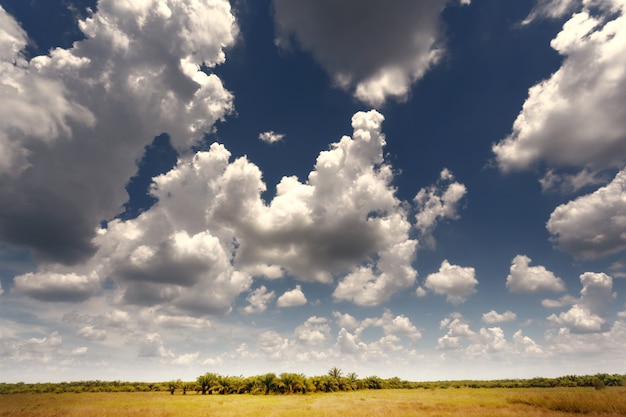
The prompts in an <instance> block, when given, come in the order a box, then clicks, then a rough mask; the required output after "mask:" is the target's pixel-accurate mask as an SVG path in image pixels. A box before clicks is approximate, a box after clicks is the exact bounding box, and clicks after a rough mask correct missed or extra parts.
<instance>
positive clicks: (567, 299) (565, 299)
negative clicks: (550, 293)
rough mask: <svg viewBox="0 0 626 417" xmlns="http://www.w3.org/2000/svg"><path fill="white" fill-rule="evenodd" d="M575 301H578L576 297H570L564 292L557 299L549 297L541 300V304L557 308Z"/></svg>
mask: <svg viewBox="0 0 626 417" xmlns="http://www.w3.org/2000/svg"><path fill="white" fill-rule="evenodd" d="M576 301H578V299H577V298H576V297H572V296H571V295H569V294H566V295H564V296H562V297H560V298H559V299H558V300H552V299H550V298H546V299H544V300H541V305H542V306H544V307H545V308H558V307H564V306H568V305H572V304H575V303H576Z"/></svg>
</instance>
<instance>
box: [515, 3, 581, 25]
mask: <svg viewBox="0 0 626 417" xmlns="http://www.w3.org/2000/svg"><path fill="white" fill-rule="evenodd" d="M580 3H581V0H537V4H535V7H533V9H532V11H531V12H530V14H529V15H528V16H527V17H526V19H524V20H523V21H522V24H523V25H528V24H530V23H532V22H534V21H535V20H537V19H541V18H549V19H555V18H559V17H563V16H565V15H567V14H568V13H571V12H573V11H574V10H575V9H576V8H577V7H579V5H580Z"/></svg>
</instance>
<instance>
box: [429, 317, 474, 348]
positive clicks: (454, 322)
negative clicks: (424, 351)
mask: <svg viewBox="0 0 626 417" xmlns="http://www.w3.org/2000/svg"><path fill="white" fill-rule="evenodd" d="M439 327H440V328H441V329H444V328H447V329H448V330H447V332H446V334H445V335H444V336H442V337H440V338H439V339H438V340H437V349H442V350H448V349H459V348H461V347H462V345H463V343H464V342H465V341H466V340H467V339H470V338H472V337H474V336H475V335H476V332H474V331H473V330H471V329H470V327H469V324H468V323H466V322H465V321H464V319H463V316H462V315H460V314H458V313H454V314H452V315H450V317H446V318H445V319H443V320H441V323H440V325H439Z"/></svg>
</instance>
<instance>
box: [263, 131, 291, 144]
mask: <svg viewBox="0 0 626 417" xmlns="http://www.w3.org/2000/svg"><path fill="white" fill-rule="evenodd" d="M284 138H285V135H284V134H283V133H276V132H274V131H273V130H271V131H269V132H263V133H259V139H260V140H262V141H263V142H266V143H276V142H280V141H281V140H283V139H284Z"/></svg>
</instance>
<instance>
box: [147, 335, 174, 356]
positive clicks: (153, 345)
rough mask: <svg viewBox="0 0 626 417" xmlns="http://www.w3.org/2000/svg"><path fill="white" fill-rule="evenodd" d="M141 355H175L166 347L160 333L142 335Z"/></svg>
mask: <svg viewBox="0 0 626 417" xmlns="http://www.w3.org/2000/svg"><path fill="white" fill-rule="evenodd" d="M139 357H148V358H171V357H174V354H173V353H172V352H171V351H169V350H167V349H165V346H164V344H163V339H162V338H161V335H159V334H158V333H148V334H145V335H142V336H141V337H140V340H139Z"/></svg>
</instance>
